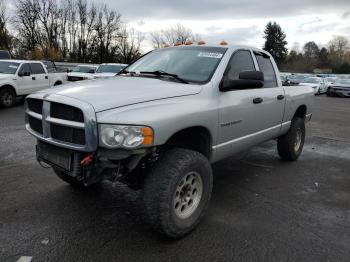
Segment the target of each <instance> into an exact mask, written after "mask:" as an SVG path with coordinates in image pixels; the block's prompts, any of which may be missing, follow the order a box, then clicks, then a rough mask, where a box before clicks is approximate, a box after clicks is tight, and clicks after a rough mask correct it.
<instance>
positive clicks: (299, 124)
mask: <svg viewBox="0 0 350 262" xmlns="http://www.w3.org/2000/svg"><path fill="white" fill-rule="evenodd" d="M304 142H305V119H304V118H300V117H295V118H294V119H293V120H292V123H291V126H290V129H289V131H288V133H287V134H285V135H283V136H281V137H279V138H278V140H277V149H278V154H279V155H280V157H281V158H282V159H283V160H287V161H296V160H297V159H298V158H299V156H300V154H301V152H302V151H303V147H304Z"/></svg>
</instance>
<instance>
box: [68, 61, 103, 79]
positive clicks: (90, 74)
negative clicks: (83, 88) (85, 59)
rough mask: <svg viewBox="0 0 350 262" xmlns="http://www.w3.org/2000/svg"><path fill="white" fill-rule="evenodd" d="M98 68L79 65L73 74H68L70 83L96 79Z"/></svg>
mask: <svg viewBox="0 0 350 262" xmlns="http://www.w3.org/2000/svg"><path fill="white" fill-rule="evenodd" d="M96 69H97V66H93V65H78V66H76V67H75V68H74V69H73V71H72V72H70V73H68V81H70V82H76V81H82V80H89V79H94V75H95V73H96Z"/></svg>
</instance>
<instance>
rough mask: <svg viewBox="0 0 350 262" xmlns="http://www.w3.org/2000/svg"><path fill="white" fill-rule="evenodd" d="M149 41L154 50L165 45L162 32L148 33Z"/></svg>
mask: <svg viewBox="0 0 350 262" xmlns="http://www.w3.org/2000/svg"><path fill="white" fill-rule="evenodd" d="M150 36H151V41H152V44H153V47H154V48H162V47H164V45H165V40H164V36H163V32H162V31H154V32H151V33H150Z"/></svg>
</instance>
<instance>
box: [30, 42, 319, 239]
mask: <svg viewBox="0 0 350 262" xmlns="http://www.w3.org/2000/svg"><path fill="white" fill-rule="evenodd" d="M254 61H256V63H255V62H254ZM116 87H117V88H116ZM313 100H314V96H313V89H312V88H311V87H305V88H300V87H298V86H295V87H293V86H291V87H287V88H284V87H283V86H282V84H281V81H280V78H279V72H278V68H277V66H276V64H275V61H274V60H273V58H272V56H271V55H270V54H269V53H267V52H265V51H263V50H260V49H255V48H250V47H246V46H242V47H239V46H207V45H201V46H177V47H169V48H164V49H157V50H154V51H152V52H150V53H148V54H146V55H145V56H143V57H142V58H140V59H139V60H137V61H136V62H135V63H133V64H132V65H130V66H128V67H127V68H125V69H124V70H122V71H121V72H120V73H119V75H118V76H117V77H115V78H110V79H103V80H95V81H86V82H84V83H79V84H71V85H69V86H66V87H59V88H54V89H49V90H46V91H42V92H38V93H36V94H32V95H30V96H28V97H27V99H26V103H25V108H26V128H27V130H28V131H29V132H30V133H31V134H32V135H33V136H34V137H36V139H37V146H36V152H37V159H38V160H39V161H40V162H44V163H47V164H48V165H50V166H52V168H53V171H54V172H55V173H56V174H57V176H58V177H60V178H61V179H62V180H64V181H66V182H68V183H70V184H72V185H73V186H77V187H80V186H90V185H92V184H94V183H98V182H100V181H102V180H109V181H113V182H116V181H118V182H122V183H124V184H126V185H128V186H129V187H130V188H131V189H142V190H143V199H144V204H145V211H146V216H147V220H148V221H149V223H150V224H151V225H152V226H153V228H154V229H156V230H157V231H159V232H161V233H163V234H165V235H166V236H168V237H171V238H179V237H182V236H184V235H185V234H187V233H189V232H190V231H191V230H193V229H194V228H195V227H196V226H197V225H198V223H199V222H200V220H201V218H202V217H203V215H204V213H205V211H206V209H207V207H208V205H209V201H210V196H211V191H212V185H213V177H212V169H211V163H215V162H217V161H219V160H222V159H224V158H226V157H229V156H231V155H232V154H234V153H238V152H240V151H242V150H246V149H248V148H250V147H252V146H255V145H257V144H260V143H262V142H264V141H266V140H270V139H277V148H278V153H279V155H280V157H281V158H282V159H284V160H286V161H295V160H297V159H298V157H299V156H300V154H301V152H302V149H303V145H304V140H305V122H307V121H309V120H310V119H311V114H312V107H313Z"/></svg>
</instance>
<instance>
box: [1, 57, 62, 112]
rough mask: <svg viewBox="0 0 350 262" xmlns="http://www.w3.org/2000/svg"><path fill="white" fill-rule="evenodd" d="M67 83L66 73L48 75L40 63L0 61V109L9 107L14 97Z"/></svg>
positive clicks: (14, 99) (13, 101) (14, 100)
mask: <svg viewBox="0 0 350 262" xmlns="http://www.w3.org/2000/svg"><path fill="white" fill-rule="evenodd" d="M65 82H67V73H49V72H48V71H47V69H46V67H45V66H44V64H43V63H42V62H41V61H26V60H1V61H0V107H1V106H2V107H11V106H13V105H14V103H15V102H16V97H20V96H22V97H23V96H26V95H28V94H30V93H33V92H36V91H39V90H43V89H47V88H49V87H52V86H57V85H61V84H63V83H65Z"/></svg>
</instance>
